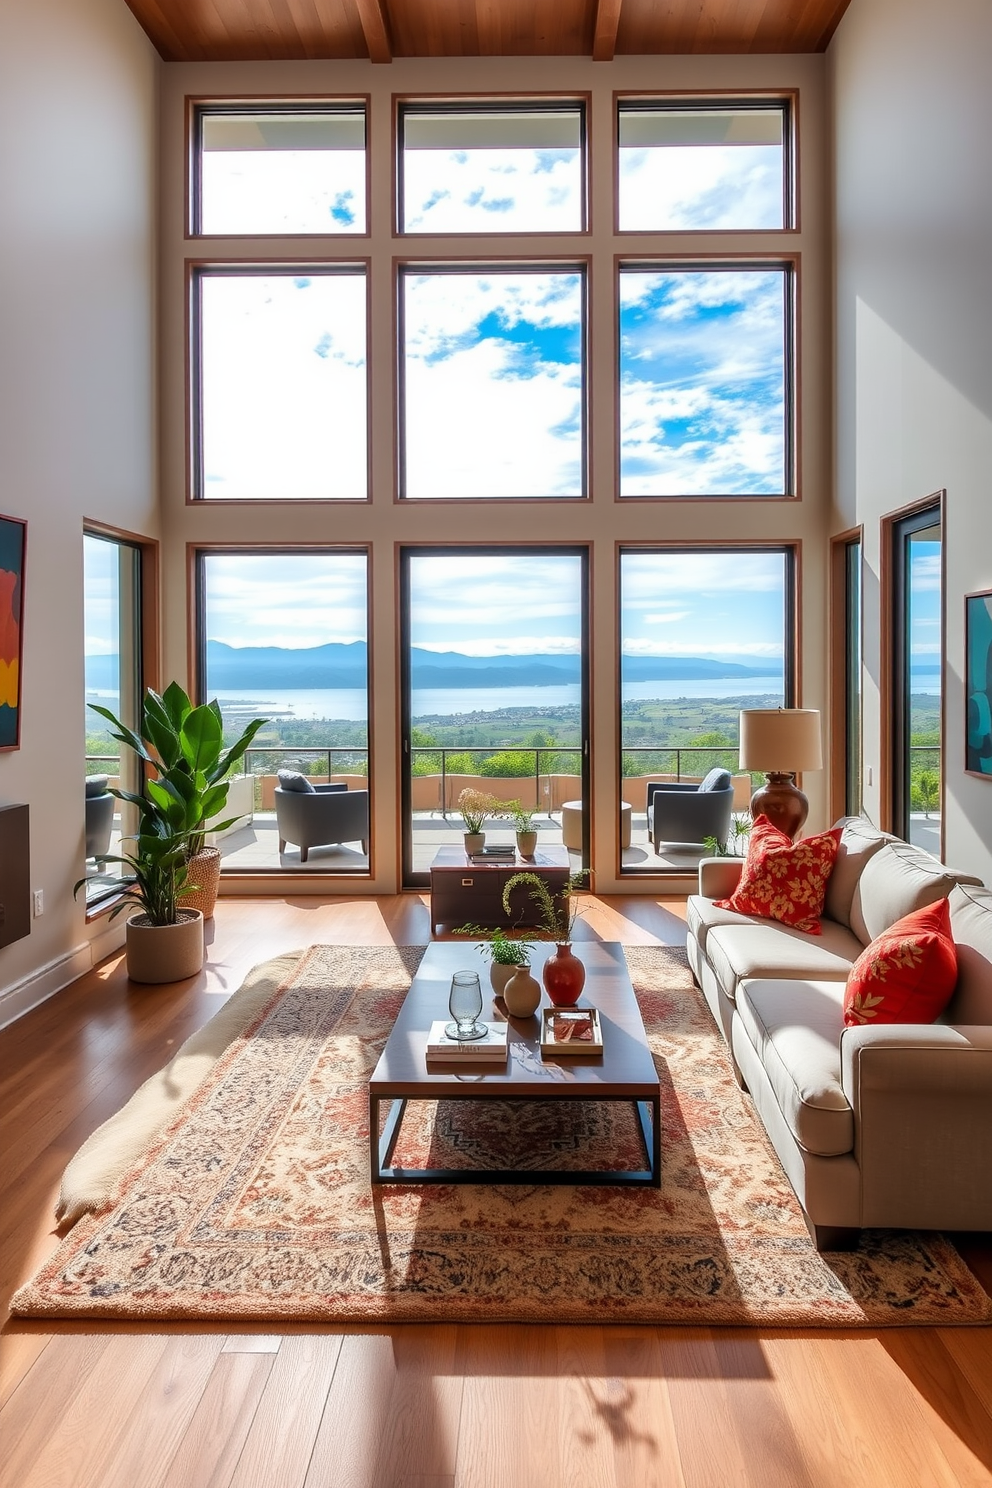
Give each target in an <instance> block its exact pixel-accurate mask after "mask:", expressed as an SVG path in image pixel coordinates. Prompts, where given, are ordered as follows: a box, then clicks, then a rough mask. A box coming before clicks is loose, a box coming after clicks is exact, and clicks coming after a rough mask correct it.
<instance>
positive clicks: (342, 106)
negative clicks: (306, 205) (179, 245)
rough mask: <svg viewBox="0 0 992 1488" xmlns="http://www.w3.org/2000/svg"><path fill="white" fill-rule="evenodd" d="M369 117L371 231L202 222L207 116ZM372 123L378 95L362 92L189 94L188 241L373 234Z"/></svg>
mask: <svg viewBox="0 0 992 1488" xmlns="http://www.w3.org/2000/svg"><path fill="white" fill-rule="evenodd" d="M359 111H361V112H362V113H363V114H364V116H365V152H364V153H365V172H364V174H365V230H364V231H363V232H360V233H305V232H293V233H207V232H203V231H202V229H201V227H200V222H201V220H202V215H203V211H202V209H203V191H202V170H201V161H202V151H201V142H202V137H203V118H204V115H206V114H229V115H239V114H252V113H258V114H279V113H284V114H286V115H292V114H320V113H327V114H333V113H339V114H343V113H357V112H359ZM371 123H372V95H371V94H370V93H356V94H354V95H349V94H340V95H335V96H333V97H328V96H326V95H324V96H320V95H316V94H291V93H274V94H268V95H267V94H252V95H251V96H246V95H244V94H230V95H220V94H209V95H205V96H202V97H201V96H194V95H187V98H186V142H187V148H186V193H185V203H186V206H185V221H184V233H183V236H184V237H185V239H186V241H187V242H207V243H214V242H224V241H227V240H230V241H233V242H251V241H254V240H255V239H258V238H279V239H285V240H286V241H288V242H291V241H293V240H294V239H298V240H302V241H311V240H317V241H321V240H322V239H324V238H327V239H329V240H330V241H331V242H333V243H344V242H348V243H357V242H362V241H363V240H367V239H368V238H369V237H371V234H372V152H371V150H370V149H369V137H370V133H371Z"/></svg>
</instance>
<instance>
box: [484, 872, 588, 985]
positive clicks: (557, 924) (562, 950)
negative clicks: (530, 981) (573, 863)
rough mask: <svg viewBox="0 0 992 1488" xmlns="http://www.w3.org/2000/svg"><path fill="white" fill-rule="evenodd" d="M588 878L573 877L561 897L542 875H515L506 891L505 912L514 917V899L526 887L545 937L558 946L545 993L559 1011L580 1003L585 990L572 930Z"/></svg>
mask: <svg viewBox="0 0 992 1488" xmlns="http://www.w3.org/2000/svg"><path fill="white" fill-rule="evenodd" d="M586 878H587V874H586V873H585V871H583V872H581V873H573V874H572V875H571V876H570V877H569V880H568V882H567V884H566V885H565V887H564V889H562V891H561V892H560V893H559V894H553V893H552V892H551V890H550V889H549V888H548V885H547V882H546V881H545V879H543V878H542V877H541V875H540V874H539V873H526V872H525V873H514V874H512V875H511V876H510V877H509V878H508V879H507V881H506V884H505V885H504V887H503V908H504V909H505V910H506V912H507V914H512V913H513V911H512V908H511V905H510V895H511V893H512V892H513V890H514V889H515V888H517V887H520V886H526V888H527V889H528V890H529V892H530V897H531V898H532V899H533V901H534V903H535V904H536V905H537V908H538V911H539V913H540V916H541V924H542V928H543V931H544V935H545V936H546V938H547V939H548V940H553V941H555V942H556V943H557V947H558V949H557V951H556V952H555V954H554V956H552V957H550V958H549V960H547V961H546V962H545V963H544V971H543V973H542V974H543V977H544V989H545V991H546V992H547V994H548V996H549V997H550V999H551V1001H552V1002H553V1003H554V1004H555V1005H556V1006H558V1007H571V1006H572V1005H573V1004H574V1003H576V1002H578V1000H579V997H580V996H581V993H582V988H583V987H584V986H585V980H586V969H585V967H584V966H583V965H582V962H581V961H580V960H579V958H578V957H577V956H574V955H573V954H572V944H571V942H572V927H573V926H574V924H575V917H576V915H577V914H578V912H579V902H578V898H577V895H578V893H579V891H580V890H581V889H583V888H585V887H586Z"/></svg>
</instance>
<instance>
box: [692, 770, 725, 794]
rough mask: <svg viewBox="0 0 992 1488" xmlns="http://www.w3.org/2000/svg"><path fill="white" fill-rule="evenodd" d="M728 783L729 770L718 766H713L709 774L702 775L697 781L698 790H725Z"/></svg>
mask: <svg viewBox="0 0 992 1488" xmlns="http://www.w3.org/2000/svg"><path fill="white" fill-rule="evenodd" d="M729 785H730V771H729V770H721V769H720V768H719V767H718V766H714V768H713V769H712V770H710V772H709V774H708V775H704V776H703V778H702V780H701V781H700V782H699V790H700V791H718V790H726V789H727V787H728V786H729Z"/></svg>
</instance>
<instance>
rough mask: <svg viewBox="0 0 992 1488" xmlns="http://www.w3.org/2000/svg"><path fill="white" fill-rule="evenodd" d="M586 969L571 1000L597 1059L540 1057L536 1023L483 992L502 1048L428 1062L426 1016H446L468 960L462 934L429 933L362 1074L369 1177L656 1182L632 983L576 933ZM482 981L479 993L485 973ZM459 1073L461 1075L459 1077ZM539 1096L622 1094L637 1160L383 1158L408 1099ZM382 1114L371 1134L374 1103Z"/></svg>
mask: <svg viewBox="0 0 992 1488" xmlns="http://www.w3.org/2000/svg"><path fill="white" fill-rule="evenodd" d="M554 949H555V948H554V946H553V945H549V944H537V945H535V946H534V948H533V953H532V956H531V966H532V970H533V972H534V975H535V976H537V977H538V978H539V977H540V975H541V966H542V965H543V963H544V960H545V958H546V957H547V956H548V955H553V954H554ZM574 950H575V952H576V955H578V956H580V957H581V959H582V961H583V962H584V963H585V967H586V984H585V989H584V991H583V994H582V998H581V1003H582V1004H591V1005H592V1006H594V1007H597V1008H599V1013H600V1020H601V1022H602V1027H603V1051H602V1054H601V1055H599V1056H597V1057H589V1056H577V1057H576V1056H564V1055H563V1056H561V1057H555V1058H554V1059H546V1058H542V1055H541V1048H540V1022H539V1013H540V1009H539V1010H538V1016H535V1017H533V1018H515V1019H513V1018H511V1019H507V1018H506V1014H505V1013H504V1012H502V1011H501V1008H502V1004H499V1005H497V1004H496V1002H495V999H494V998H493V996H492V994H491V992H488V995H487V996H485V997H484V1000H483V1009H482V1017H483V1019H485V1020H486V1021H488V1022H491V1021H494V1020H501V1021H508V1022H509V1024H510V1031H509V1053H508V1056H507V1062H506V1064H505V1066H504V1065H503V1064H497V1065H495V1066H494V1065H492V1064H486V1063H484V1062H483V1061H481V1060H479V1061H473V1060H471V1059H470V1058H468V1057H466V1056H465V1055H461V1054H460V1055H458V1056H456V1058H457V1063H452V1062H451V1061H446V1062H440V1061H435V1060H433V1059H432V1060H431V1062H430V1064H429V1065H428V1063H427V1057H426V1054H425V1052H424V1051H425V1046H426V1043H427V1034H428V1032H429V1030H430V1026H431V1023H432V1022H434V1020H435V1019H437V1018H442V1017H446V1016H447V1009H448V992H449V989H450V985H451V977H452V973H453V972H455V971H461V970H463V969H466V968H468V967H472V968H473V969H474V968H476V967H478V966H479V964H480V960H479V957H478V955H477V954H476V951H475V942H472V941H457V942H456V941H432V942H431V944H430V945H429V946H428V947H427V950H426V952H425V955H424V959H423V961H422V962H421V965H420V970H419V971H418V972H417V975H416V977H415V978H414V980H413V983H412V985H411V987H410V990H409V992H408V993H407V996H406V1000H405V1001H404V1003H403V1006H402V1008H401V1009H400V1013H399V1016H398V1017H397V1019H396V1022H395V1024H394V1026H393V1031H392V1033H391V1034H390V1035H389V1038H388V1040H387V1042H386V1047H385V1048H384V1049H383V1051H382V1055H381V1057H380V1059H379V1062H378V1064H377V1065H376V1067H375V1070H374V1072H373V1074H372V1078H371V1079H370V1081H369V1153H370V1159H371V1169H372V1182H373V1183H374V1184H381V1183H526V1184H532V1185H533V1184H542V1183H546V1184H573V1185H578V1184H581V1185H586V1184H611V1185H612V1184H623V1185H639V1186H641V1187H647V1186H650V1187H653V1188H660V1187H661V1090H660V1085H659V1082H658V1072H657V1070H656V1069H655V1066H654V1060H653V1059H652V1057H651V1051H650V1049H649V1048H648V1045H647V1039H646V1037H645V1033H644V1024H643V1022H642V1021H641V1014H640V1009H639V1008H638V1006H637V999H636V998H635V996H634V989H633V987H632V986H631V984H630V978H629V976H628V975H627V968H626V963H625V962H624V958H623V951H622V950H621V948H620V946H619V945H607V944H601V943H599V942H597V941H582V942H581V943H580V944H578V945H576V946H575V947H574ZM483 977H484V986H486V987H487V991H488V978H485V975H484V973H483ZM466 1076H470V1078H469V1079H466ZM412 1100H418V1101H433V1100H504V1101H505V1100H528V1101H534V1100H541V1101H544V1100H547V1101H563V1100H564V1101H577V1100H579V1101H628V1102H633V1104H634V1107H635V1109H636V1113H637V1118H638V1122H639V1125H640V1130H641V1136H642V1138H643V1141H644V1150H645V1158H646V1164H645V1166H644V1167H642V1168H635V1169H631V1170H628V1169H621V1170H616V1169H592V1170H576V1169H559V1168H556V1169H553V1170H550V1171H548V1170H545V1169H541V1170H540V1171H539V1172H534V1171H527V1172H520V1171H519V1170H517V1169H506V1170H503V1169H492V1168H486V1169H484V1170H480V1169H478V1168H405V1167H400V1166H397V1165H394V1164H393V1163H392V1157H393V1151H394V1149H395V1146H396V1141H397V1138H398V1136H399V1131H400V1124H401V1122H402V1120H403V1113H404V1111H405V1110H406V1105H407V1102H408V1101H412ZM383 1105H385V1106H386V1107H387V1110H386V1118H385V1123H384V1125H383V1129H382V1131H381V1133H380V1129H379V1128H380V1107H381V1106H383Z"/></svg>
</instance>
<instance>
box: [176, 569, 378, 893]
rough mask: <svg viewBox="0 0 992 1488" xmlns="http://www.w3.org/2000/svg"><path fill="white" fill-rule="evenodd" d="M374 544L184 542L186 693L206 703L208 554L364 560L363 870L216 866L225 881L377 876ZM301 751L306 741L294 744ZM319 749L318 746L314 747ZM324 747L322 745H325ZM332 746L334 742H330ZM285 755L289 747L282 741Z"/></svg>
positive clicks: (365, 878)
mask: <svg viewBox="0 0 992 1488" xmlns="http://www.w3.org/2000/svg"><path fill="white" fill-rule="evenodd" d="M373 546H374V545H373V543H372V541H371V540H369V541H368V542H342V543H328V542H291V543H272V542H243V543H238V542H221V541H217V542H209V541H208V542H188V543H187V544H186V572H187V635H188V637H189V645H188V653H189V661H188V664H189V675H190V679H191V682H192V689H191V693H192V696H193V698H194V699H195V701H196V703H197V704H202V703H205V702H208V701H209V699H208V697H207V686H206V679H207V640H208V637H207V626H206V595H207V586H206V561H205V560H206V559H207V558H210V557H246V558H247V557H258V558H265V557H275V558H286V557H308V556H312V557H319V556H320V555H321V554H335V553H353V554H358V555H361V556H362V557H364V559H365V638H366V639H365V644H366V699H367V706H366V712H367V717H366V720H365V728H366V735H367V742H366V745H365V753H366V760H367V764H366V780H367V788H368V793H369V850H368V866H367V867H366V868H363V869H344V868H342V869H333V868H331V869H324V870H321V869H316V868H308V869H306V870H302V869H294V868H283V867H280V866H278V865H277V866H276V867H262V868H250V867H238V868H232V869H224V868H223V867H222V868H221V877H222V879H223V880H224V882H226V883H233V882H236V881H237V880H239V879H244V880H245V881H247V882H258V880H260V879H262V878H277V879H278V880H279V881H280V882H284V881H286V880H287V879H295V880H296V881H297V883H299V882H305V883H313V882H315V881H320V880H321V879H323V880H326V881H328V882H330V883H334V884H339V883H341V882H342V880H345V879H357V880H359V881H360V882H362V883H365V882H367V881H369V880H371V879H374V878H375V875H376V856H375V852H376V830H375V767H374V761H375V716H374V715H375V709H374V708H373V705H372V700H373V697H374V688H375V649H374V646H373V629H372V617H373V606H372V584H373V572H372V570H373V562H374V554H373ZM298 747H299V748H300V749H301V750H304V751H305V750H306V748H307V746H306V745H299V746H298ZM313 747H320V746H313ZM325 747H326V746H325ZM331 747H336V746H331ZM286 748H287V753H288V752H290V750H291V748H292V746H291V745H287V746H286Z"/></svg>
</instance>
